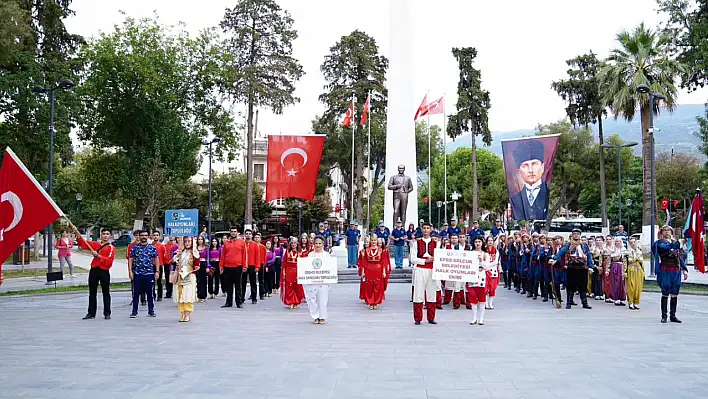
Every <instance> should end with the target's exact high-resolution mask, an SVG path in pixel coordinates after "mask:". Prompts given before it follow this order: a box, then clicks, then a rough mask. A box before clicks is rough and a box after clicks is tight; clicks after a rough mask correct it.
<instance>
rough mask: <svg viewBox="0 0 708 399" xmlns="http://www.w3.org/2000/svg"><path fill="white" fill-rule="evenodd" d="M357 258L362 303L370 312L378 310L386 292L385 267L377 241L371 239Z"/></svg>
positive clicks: (381, 250)
mask: <svg viewBox="0 0 708 399" xmlns="http://www.w3.org/2000/svg"><path fill="white" fill-rule="evenodd" d="M363 252H364V253H363V256H361V257H359V262H358V265H357V266H359V270H360V271H361V276H362V280H361V287H362V288H361V291H363V294H364V301H365V302H366V305H367V306H368V307H369V309H370V310H374V309H378V306H379V305H380V304H381V303H382V302H383V300H384V291H385V290H386V265H385V262H384V257H383V255H384V253H383V252H384V251H383V248H381V247H379V243H378V240H377V239H375V238H371V239H370V240H369V246H368V248H366V250H364V251H363Z"/></svg>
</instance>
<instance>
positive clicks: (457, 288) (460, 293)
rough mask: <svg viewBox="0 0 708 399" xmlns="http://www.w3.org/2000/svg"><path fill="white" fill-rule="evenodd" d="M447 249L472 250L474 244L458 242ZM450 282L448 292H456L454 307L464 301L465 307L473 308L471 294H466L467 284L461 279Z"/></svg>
mask: <svg viewBox="0 0 708 399" xmlns="http://www.w3.org/2000/svg"><path fill="white" fill-rule="evenodd" d="M447 249H455V250H462V251H471V250H472V246H470V245H469V244H464V245H460V244H457V245H455V246H454V248H453V246H452V245H448V247H447ZM448 284H449V285H450V291H447V292H450V293H451V294H452V292H454V294H452V308H453V309H459V308H460V305H461V304H462V302H464V303H465V307H466V308H467V309H472V304H471V303H470V296H469V295H465V291H466V290H465V284H464V283H463V282H462V281H459V282H455V281H450V282H448ZM447 292H445V294H446V295H447Z"/></svg>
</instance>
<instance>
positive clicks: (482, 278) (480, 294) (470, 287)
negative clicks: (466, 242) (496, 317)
mask: <svg viewBox="0 0 708 399" xmlns="http://www.w3.org/2000/svg"><path fill="white" fill-rule="evenodd" d="M472 256H477V257H478V259H479V272H480V273H479V280H478V281H477V282H476V283H466V284H465V286H466V288H467V296H468V298H469V301H470V303H471V304H472V321H471V322H470V324H471V325H474V324H477V323H479V324H480V325H483V324H484V308H485V305H486V301H487V288H486V286H487V284H486V280H487V270H489V269H491V268H492V266H493V265H494V263H493V262H490V259H489V254H488V253H486V252H484V251H481V250H473V251H472Z"/></svg>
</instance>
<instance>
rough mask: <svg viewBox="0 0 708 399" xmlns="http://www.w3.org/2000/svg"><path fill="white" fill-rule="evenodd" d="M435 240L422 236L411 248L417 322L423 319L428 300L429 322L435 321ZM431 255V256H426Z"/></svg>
mask: <svg viewBox="0 0 708 399" xmlns="http://www.w3.org/2000/svg"><path fill="white" fill-rule="evenodd" d="M435 246H436V243H435V240H433V238H432V237H428V238H425V237H423V238H420V239H418V240H417V241H416V245H415V246H414V248H411V264H413V265H415V271H414V273H413V319H414V320H415V322H416V324H420V322H421V321H422V320H423V302H427V304H426V309H427V316H428V323H431V324H437V323H436V322H435V310H436V309H435V307H436V294H437V283H436V282H435V280H433V256H434V255H435ZM427 256H430V258H429V259H428V258H426V257H427Z"/></svg>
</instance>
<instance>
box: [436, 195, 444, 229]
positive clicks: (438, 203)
mask: <svg viewBox="0 0 708 399" xmlns="http://www.w3.org/2000/svg"><path fill="white" fill-rule="evenodd" d="M435 205H437V206H438V226H440V208H442V206H443V202H442V201H436V202H435ZM446 222H447V220H446Z"/></svg>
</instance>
